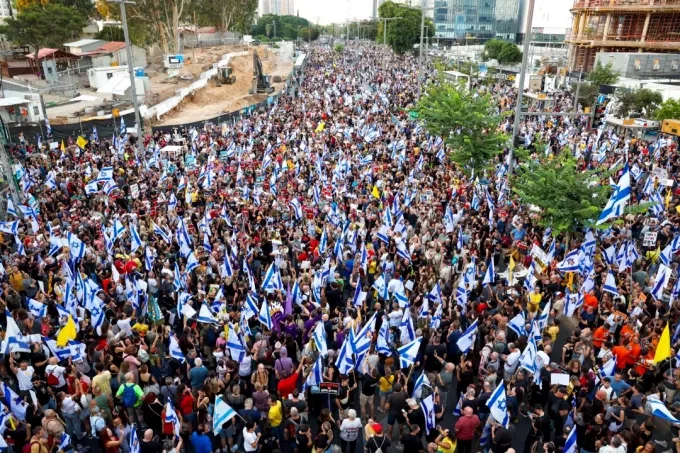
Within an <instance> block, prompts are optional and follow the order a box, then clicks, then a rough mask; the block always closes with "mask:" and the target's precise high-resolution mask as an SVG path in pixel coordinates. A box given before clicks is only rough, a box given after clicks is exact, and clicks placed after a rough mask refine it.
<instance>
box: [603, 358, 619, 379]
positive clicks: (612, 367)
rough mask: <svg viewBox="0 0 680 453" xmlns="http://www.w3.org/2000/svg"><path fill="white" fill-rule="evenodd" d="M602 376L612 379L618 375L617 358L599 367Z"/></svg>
mask: <svg viewBox="0 0 680 453" xmlns="http://www.w3.org/2000/svg"><path fill="white" fill-rule="evenodd" d="M599 371H600V376H602V377H612V376H614V374H616V356H614V357H610V358H609V360H607V361H606V362H605V363H603V364H602V365H601V366H600V367H599Z"/></svg>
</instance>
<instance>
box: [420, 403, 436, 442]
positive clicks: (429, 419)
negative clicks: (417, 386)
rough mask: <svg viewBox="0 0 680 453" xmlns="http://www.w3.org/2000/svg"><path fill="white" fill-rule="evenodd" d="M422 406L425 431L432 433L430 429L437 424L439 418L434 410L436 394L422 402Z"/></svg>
mask: <svg viewBox="0 0 680 453" xmlns="http://www.w3.org/2000/svg"><path fill="white" fill-rule="evenodd" d="M420 408H421V409H422V410H423V415H424V416H425V432H426V433H427V434H430V431H432V430H433V429H435V427H436V426H437V419H436V417H435V411H434V395H430V396H428V397H427V398H425V399H424V400H423V401H421V402H420Z"/></svg>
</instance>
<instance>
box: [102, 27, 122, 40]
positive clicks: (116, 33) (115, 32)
mask: <svg viewBox="0 0 680 453" xmlns="http://www.w3.org/2000/svg"><path fill="white" fill-rule="evenodd" d="M95 38H97V39H103V40H104V41H125V34H124V33H123V29H122V28H120V27H114V26H111V25H105V26H104V27H102V29H101V30H99V33H97V34H96V35H95Z"/></svg>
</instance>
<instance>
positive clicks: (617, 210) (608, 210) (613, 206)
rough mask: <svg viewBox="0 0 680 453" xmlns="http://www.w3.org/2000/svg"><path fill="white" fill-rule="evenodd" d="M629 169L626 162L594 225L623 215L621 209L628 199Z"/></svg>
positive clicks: (629, 192) (629, 190) (629, 191)
mask: <svg viewBox="0 0 680 453" xmlns="http://www.w3.org/2000/svg"><path fill="white" fill-rule="evenodd" d="M630 194H631V189H630V171H629V169H628V163H626V165H624V167H623V174H622V175H621V177H620V178H619V182H618V183H617V184H616V188H615V189H614V192H613V193H612V195H611V197H610V198H609V201H608V202H607V204H606V205H605V207H604V209H603V210H602V214H600V218H599V219H598V220H597V223H596V225H600V224H602V223H605V222H607V221H609V220H611V219H614V218H616V217H619V216H621V215H623V210H624V208H625V207H626V204H627V203H628V200H630Z"/></svg>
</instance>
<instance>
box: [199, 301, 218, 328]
mask: <svg viewBox="0 0 680 453" xmlns="http://www.w3.org/2000/svg"><path fill="white" fill-rule="evenodd" d="M197 321H198V322H203V323H206V324H217V319H215V316H213V314H212V312H211V311H210V308H208V305H207V304H206V303H205V302H203V304H201V309H200V310H199V312H198V318H197Z"/></svg>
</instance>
